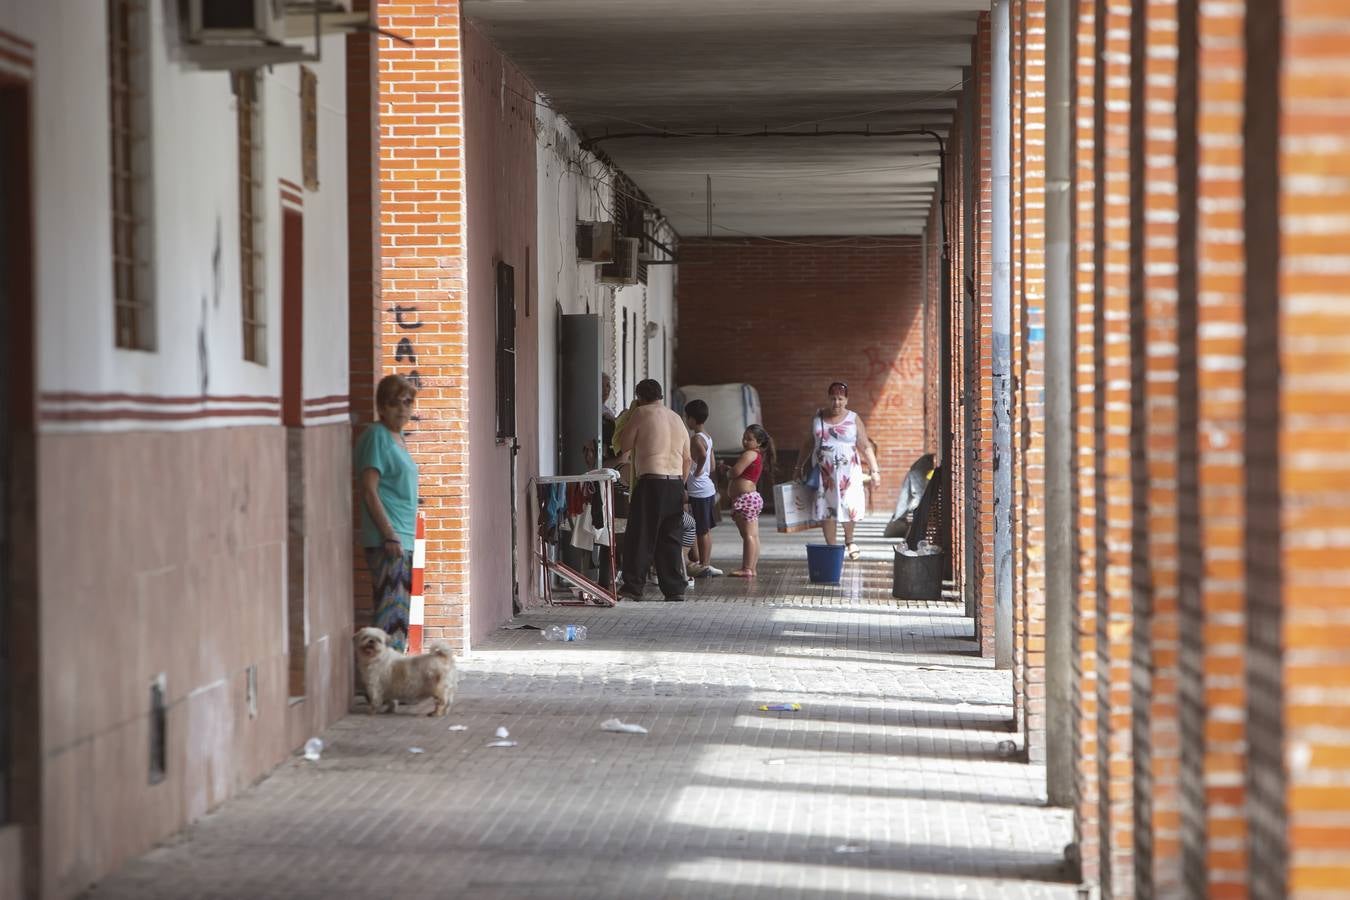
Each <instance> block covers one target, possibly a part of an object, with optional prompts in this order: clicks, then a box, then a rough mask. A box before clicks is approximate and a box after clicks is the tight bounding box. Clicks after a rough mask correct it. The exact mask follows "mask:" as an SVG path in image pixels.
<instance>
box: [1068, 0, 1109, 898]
mask: <svg viewBox="0 0 1350 900" xmlns="http://www.w3.org/2000/svg"><path fill="white" fill-rule="evenodd" d="M1100 22H1101V16H1100V15H1099V10H1098V0H1079V2H1078V32H1077V35H1076V46H1075V53H1074V57H1075V59H1074V76H1075V79H1076V83H1075V85H1074V90H1075V92H1076V93H1075V96H1074V138H1075V140H1074V169H1073V171H1074V177H1075V185H1074V206H1075V209H1076V215H1075V220H1074V246H1075V251H1074V263H1075V280H1074V300H1075V310H1076V312H1075V318H1074V328H1075V338H1076V340H1075V341H1074V363H1073V365H1074V376H1075V384H1074V405H1075V410H1074V434H1073V440H1074V470H1075V476H1076V477H1075V487H1076V490H1075V491H1074V493H1073V496H1072V499H1071V502H1072V504H1073V511H1074V518H1075V520H1076V522H1077V523H1078V534H1079V539H1078V569H1077V573H1076V575H1077V578H1076V579H1075V583H1076V587H1077V590H1078V598H1077V599H1078V602H1077V604H1076V607H1075V608H1076V610H1077V622H1076V627H1075V628H1074V629H1073V657H1072V658H1073V665H1074V675H1075V676H1076V678H1077V683H1078V687H1079V689H1078V691H1077V692H1076V694H1075V706H1074V717H1073V729H1072V731H1073V733H1074V736H1075V746H1074V749H1075V750H1076V751H1077V755H1078V766H1077V771H1076V772H1075V773H1074V784H1075V788H1076V790H1075V794H1076V795H1077V798H1078V802H1077V804H1076V805H1075V808H1074V836H1075V838H1076V839H1077V842H1078V857H1079V865H1080V877H1081V878H1082V880H1083V882H1084V883H1087V884H1097V883H1098V882H1099V881H1100V878H1101V868H1102V866H1101V862H1102V860H1101V837H1100V822H1101V814H1100V805H1099V804H1100V794H1099V784H1100V771H1099V765H1100V764H1099V760H1098V756H1097V754H1098V752H1099V750H1098V742H1097V722H1098V709H1099V704H1098V702H1097V693H1098V688H1097V678H1098V675H1097V670H1098V665H1097V625H1098V623H1097V543H1098V537H1097V536H1098V532H1099V527H1100V524H1101V523H1100V520H1099V518H1098V515H1097V481H1098V479H1097V476H1098V472H1099V470H1100V456H1099V450H1100V446H1101V444H1100V441H1099V440H1098V434H1099V427H1098V415H1097V413H1098V405H1097V402H1096V398H1097V388H1098V373H1099V371H1100V369H1099V366H1098V360H1099V358H1100V342H1099V341H1098V331H1097V321H1098V307H1099V304H1098V300H1097V298H1098V296H1099V292H1100V285H1101V274H1102V267H1101V265H1100V261H1101V249H1102V235H1101V232H1102V220H1101V217H1100V216H1097V215H1096V214H1095V211H1096V210H1097V209H1099V208H1100V206H1101V202H1100V201H1101V197H1102V196H1103V194H1104V186H1103V184H1102V182H1101V180H1100V178H1098V173H1099V172H1100V162H1101V146H1102V145H1101V141H1100V140H1099V139H1098V136H1099V129H1100V124H1101V119H1100V117H1099V115H1098V112H1099V110H1100V109H1101V108H1102V105H1103V99H1104V96H1105V86H1106V85H1105V81H1104V79H1103V78H1102V75H1101V64H1100V55H1099V54H1098V52H1097V47H1098V46H1099V41H1098V32H1099V25H1100Z"/></svg>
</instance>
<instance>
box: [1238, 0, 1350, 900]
mask: <svg viewBox="0 0 1350 900" xmlns="http://www.w3.org/2000/svg"><path fill="white" fill-rule="evenodd" d="M1281 6H1282V8H1283V15H1284V20H1283V24H1282V28H1283V34H1282V35H1280V48H1279V49H1280V53H1281V56H1282V58H1281V59H1280V70H1279V76H1278V84H1279V98H1278V110H1277V112H1276V116H1277V121H1278V129H1279V130H1278V134H1279V146H1278V161H1279V190H1280V193H1279V197H1278V217H1279V232H1280V240H1279V269H1278V273H1277V278H1278V282H1277V289H1278V294H1279V321H1278V325H1277V327H1276V329H1275V332H1276V334H1277V335H1278V342H1279V343H1278V348H1279V368H1280V380H1279V382H1278V384H1279V385H1280V396H1279V415H1280V427H1279V445H1278V454H1279V487H1280V491H1281V494H1282V498H1281V500H1282V502H1281V510H1280V517H1279V523H1280V545H1279V548H1280V549H1279V561H1278V565H1279V569H1280V572H1281V575H1282V578H1281V590H1280V593H1279V603H1280V606H1281V612H1282V626H1281V629H1280V634H1281V638H1282V640H1281V646H1282V648H1283V654H1282V659H1281V663H1282V669H1283V671H1282V684H1283V689H1284V708H1283V711H1282V712H1283V716H1282V721H1283V724H1284V748H1283V749H1284V753H1283V758H1284V760H1285V761H1286V765H1287V771H1286V774H1285V779H1286V784H1285V795H1284V803H1285V809H1286V816H1287V822H1286V841H1287V846H1288V854H1289V856H1288V861H1287V864H1286V865H1287V885H1288V890H1289V896H1291V897H1314V896H1330V894H1331V893H1343V892H1345V891H1346V890H1347V889H1350V299H1347V298H1350V223H1347V220H1346V211H1347V210H1350V71H1347V69H1346V53H1347V47H1348V46H1350V7H1347V6H1346V4H1344V3H1331V2H1315V0H1284V2H1283V3H1282V4H1281ZM1252 14H1253V15H1255V13H1252ZM1262 74H1263V75H1264V72H1263V73H1262ZM1255 76H1256V73H1255V72H1251V73H1249V77H1252V78H1255ZM1262 211H1263V212H1271V211H1273V210H1272V209H1271V208H1269V207H1267V208H1263V210H1262ZM1255 827H1256V823H1253V829H1254V830H1255Z"/></svg>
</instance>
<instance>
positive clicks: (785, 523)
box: [773, 481, 820, 534]
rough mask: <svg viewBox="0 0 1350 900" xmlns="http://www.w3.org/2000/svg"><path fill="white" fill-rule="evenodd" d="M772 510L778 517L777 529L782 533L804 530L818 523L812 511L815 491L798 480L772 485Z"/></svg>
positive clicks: (814, 503)
mask: <svg viewBox="0 0 1350 900" xmlns="http://www.w3.org/2000/svg"><path fill="white" fill-rule="evenodd" d="M773 495H774V496H773V499H774V512H775V514H776V515H777V517H778V530H779V531H780V532H782V533H784V534H791V533H793V532H797V531H806V530H807V529H809V528H812V527H814V526H816V525H818V524H820V523H819V522H817V521H816V520H815V519H814V518H812V513H813V512H814V509H815V505H816V492H815V491H813V490H811V489H810V488H809V487H807V486H806V485H804V484H802V483H801V482H799V481H792V482H789V483H787V484H778V485H774V489H773Z"/></svg>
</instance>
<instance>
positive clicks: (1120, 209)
mask: <svg viewBox="0 0 1350 900" xmlns="http://www.w3.org/2000/svg"><path fill="white" fill-rule="evenodd" d="M1131 6H1132V5H1131V3H1130V2H1128V0H1103V3H1102V5H1101V6H1099V7H1098V15H1099V16H1100V15H1103V14H1104V15H1105V19H1104V20H1103V25H1104V27H1105V32H1104V43H1103V44H1102V50H1103V59H1104V62H1105V65H1104V67H1103V72H1102V75H1103V77H1104V78H1105V89H1106V90H1105V100H1106V103H1105V107H1104V109H1103V110H1102V113H1101V114H1102V115H1103V116H1104V117H1105V123H1104V124H1105V128H1104V131H1103V134H1102V141H1103V145H1102V151H1103V153H1102V168H1101V170H1100V172H1099V177H1101V178H1102V179H1104V185H1105V197H1104V201H1103V205H1102V206H1101V208H1100V211H1099V215H1101V216H1103V223H1102V224H1103V235H1104V239H1105V244H1104V247H1103V251H1104V253H1103V259H1104V263H1103V272H1102V292H1101V295H1100V296H1099V298H1098V303H1099V304H1100V307H1099V317H1098V321H1097V328H1098V330H1099V332H1100V333H1101V342H1102V343H1101V356H1100V358H1099V359H1098V372H1099V377H1100V379H1101V381H1100V384H1099V390H1098V397H1097V402H1098V403H1100V404H1101V406H1100V407H1099V416H1100V419H1099V421H1100V422H1101V423H1102V426H1103V428H1102V433H1101V435H1100V439H1101V440H1102V442H1103V443H1102V455H1101V457H1100V460H1099V461H1100V462H1101V466H1102V468H1101V476H1100V478H1099V481H1098V495H1097V508H1098V511H1099V515H1102V516H1103V517H1104V520H1103V521H1102V522H1101V523H1100V525H1099V527H1100V528H1101V531H1100V532H1099V545H1098V553H1097V566H1098V570H1097V577H1098V581H1097V663H1098V680H1097V702H1098V704H1099V707H1098V746H1099V749H1100V753H1099V756H1098V761H1099V779H1100V785H1099V786H1100V790H1101V795H1100V797H1101V820H1102V826H1103V827H1102V839H1103V841H1102V844H1103V846H1102V849H1103V858H1102V885H1103V888H1104V890H1105V893H1106V895H1107V896H1112V897H1128V896H1130V895H1131V894H1132V893H1133V891H1134V835H1133V829H1134V813H1133V808H1132V800H1133V780H1134V760H1133V756H1132V734H1131V727H1132V725H1131V703H1132V685H1131V677H1132V674H1133V673H1132V670H1131V660H1130V656H1131V651H1130V639H1131V634H1132V618H1131V599H1132V598H1131V574H1132V573H1131V553H1130V542H1131V537H1132V534H1131V521H1132V516H1133V508H1132V507H1133V500H1134V498H1133V494H1132V486H1131V482H1130V432H1131V427H1132V421H1133V416H1132V411H1131V388H1130V253H1131V242H1130V226H1131V218H1130V217H1131V212H1132V210H1131V203H1130V80H1131V79H1130V58H1131V57H1130V50H1131V47H1130V16H1131ZM1100 38H1101V33H1100V32H1099V39H1100Z"/></svg>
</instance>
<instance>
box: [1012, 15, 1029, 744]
mask: <svg viewBox="0 0 1350 900" xmlns="http://www.w3.org/2000/svg"><path fill="white" fill-rule="evenodd" d="M1025 6H1026V0H1009V3H1008V31H1009V36H1008V41H1009V48H1008V56H1009V64H1008V86H1009V96H1010V98H1011V109H1009V111H1008V140H1009V142H1010V150H1009V154H1008V174H1009V179H1008V182H1009V184H1008V195H1009V201H1010V202H1009V224H1010V226H1011V228H1012V234H1011V235H1009V240H1008V252H1009V266H1008V268H1009V274H1008V283H1009V293H1010V298H1009V301H1008V302H1009V303H1010V304H1011V306H1012V310H1011V313H1012V315H1011V318H1010V319H1009V323H1008V339H1009V345H1008V346H1009V376H1010V377H1009V392H1010V396H1009V399H1008V405H1009V410H1008V419H1009V426H1010V430H1011V432H1012V434H1011V451H1012V452H1011V454H1010V459H1009V462H1010V463H1011V464H1012V466H1013V474H1012V502H1011V503H1010V504H1009V516H1008V524H1009V528H1010V529H1011V530H1012V560H1011V561H1010V567H1011V569H1012V585H1013V590H1012V593H1013V596H1012V606H1013V615H1012V626H1013V634H1012V676H1013V727H1014V728H1015V729H1016V730H1017V732H1018V733H1019V734H1025V733H1026V719H1027V710H1026V700H1027V685H1026V669H1025V666H1024V665H1023V658H1024V656H1025V652H1026V651H1025V649H1024V648H1025V646H1026V604H1025V603H1024V602H1022V593H1021V589H1020V583H1019V582H1020V578H1021V575H1020V569H1021V561H1022V548H1023V546H1024V538H1023V534H1022V503H1021V499H1020V494H1021V481H1020V478H1019V472H1020V470H1021V465H1022V460H1021V452H1020V450H1021V448H1020V445H1019V438H1020V436H1021V427H1020V426H1021V421H1022V413H1021V404H1022V396H1021V391H1020V390H1019V389H1018V388H1019V386H1020V384H1021V370H1022V353H1023V350H1024V348H1023V346H1022V315H1021V302H1020V297H1019V294H1018V290H1019V288H1020V286H1021V283H1022V251H1023V242H1022V238H1023V231H1022V220H1021V216H1022V212H1023V206H1022V189H1023V182H1022V141H1023V137H1022V116H1023V112H1024V108H1023V103H1022V98H1023V93H1024V89H1023V84H1024V82H1025V74H1024V68H1023V66H1024V58H1025V55H1026V43H1025V30H1024V26H1023V22H1022V17H1023V10H1024V8H1025Z"/></svg>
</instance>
